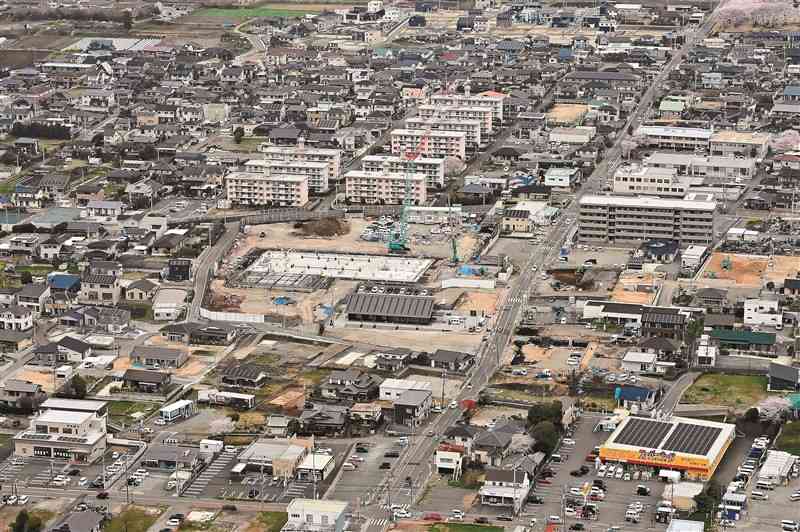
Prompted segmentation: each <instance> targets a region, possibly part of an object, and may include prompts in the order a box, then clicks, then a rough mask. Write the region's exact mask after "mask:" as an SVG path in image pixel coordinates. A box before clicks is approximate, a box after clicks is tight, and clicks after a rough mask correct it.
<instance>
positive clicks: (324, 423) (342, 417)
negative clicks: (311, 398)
mask: <svg viewBox="0 0 800 532" xmlns="http://www.w3.org/2000/svg"><path fill="white" fill-rule="evenodd" d="M348 412H349V409H348V408H347V407H343V406H339V405H328V404H323V403H313V404H312V405H311V406H308V405H307V406H306V408H305V409H303V411H302V412H301V413H300V418H299V422H300V430H301V432H303V433H307V434H314V435H315V436H323V435H325V436H334V435H341V434H343V433H344V431H345V430H346V428H347V424H348V421H349V416H348Z"/></svg>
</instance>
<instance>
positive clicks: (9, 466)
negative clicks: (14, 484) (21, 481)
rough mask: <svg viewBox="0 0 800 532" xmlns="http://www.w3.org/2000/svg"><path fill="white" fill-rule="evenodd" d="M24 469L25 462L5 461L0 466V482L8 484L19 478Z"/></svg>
mask: <svg viewBox="0 0 800 532" xmlns="http://www.w3.org/2000/svg"><path fill="white" fill-rule="evenodd" d="M24 467H25V462H19V463H16V464H15V463H12V461H11V460H6V461H5V462H3V463H2V464H0V482H8V481H9V480H12V479H15V478H17V477H18V476H19V473H20V471H22V469H23V468H24Z"/></svg>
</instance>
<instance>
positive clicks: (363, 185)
mask: <svg viewBox="0 0 800 532" xmlns="http://www.w3.org/2000/svg"><path fill="white" fill-rule="evenodd" d="M344 179H345V197H346V198H347V200H348V201H350V202H351V203H368V204H386V205H391V204H400V203H403V200H404V198H405V195H406V179H409V180H410V181H411V186H410V187H409V190H408V192H409V193H410V198H411V203H412V204H413V205H424V204H425V202H426V201H427V199H428V193H427V178H426V176H425V174H422V173H415V174H410V175H407V174H396V173H391V172H390V173H386V172H383V171H380V172H366V171H364V170H351V171H349V172H347V173H346V174H345V175H344Z"/></svg>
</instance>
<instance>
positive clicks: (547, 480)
mask: <svg viewBox="0 0 800 532" xmlns="http://www.w3.org/2000/svg"><path fill="white" fill-rule="evenodd" d="M536 482H537V483H538V484H545V485H548V484H552V483H553V481H552V480H550V479H549V478H540V479H539V480H537V481H536Z"/></svg>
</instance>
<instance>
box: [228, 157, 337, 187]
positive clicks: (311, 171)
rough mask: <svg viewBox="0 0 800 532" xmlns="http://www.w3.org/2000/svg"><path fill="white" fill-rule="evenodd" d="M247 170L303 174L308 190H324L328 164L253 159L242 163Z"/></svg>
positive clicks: (278, 174)
mask: <svg viewBox="0 0 800 532" xmlns="http://www.w3.org/2000/svg"><path fill="white" fill-rule="evenodd" d="M244 169H245V171H248V172H264V173H267V174H269V175H272V176H276V177H277V176H305V177H307V178H308V190H309V192H311V191H315V192H316V191H319V192H326V191H327V190H328V178H329V175H330V164H329V163H326V162H316V161H265V160H263V159H253V160H250V161H247V162H246V163H244Z"/></svg>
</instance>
